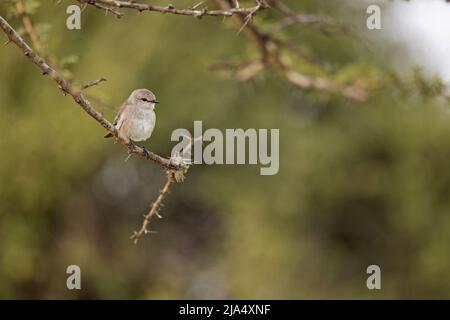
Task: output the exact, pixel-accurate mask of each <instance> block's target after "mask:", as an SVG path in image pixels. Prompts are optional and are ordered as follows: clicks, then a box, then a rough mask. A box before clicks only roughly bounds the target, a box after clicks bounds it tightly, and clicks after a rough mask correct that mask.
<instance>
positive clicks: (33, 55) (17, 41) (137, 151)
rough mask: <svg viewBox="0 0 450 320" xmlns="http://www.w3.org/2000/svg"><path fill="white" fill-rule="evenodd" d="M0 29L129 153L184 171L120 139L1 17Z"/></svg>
mask: <svg viewBox="0 0 450 320" xmlns="http://www.w3.org/2000/svg"><path fill="white" fill-rule="evenodd" d="M0 28H1V29H2V30H3V31H4V32H5V34H6V35H7V36H8V38H9V41H11V42H14V43H15V44H16V45H17V47H18V48H19V49H20V50H21V51H22V52H23V54H24V55H25V56H26V57H27V58H28V59H29V60H30V61H31V62H32V63H33V64H35V65H36V66H37V67H38V68H39V69H40V70H41V72H42V74H43V75H48V76H50V77H51V78H52V79H53V80H54V81H55V82H56V83H57V84H58V87H59V88H60V89H61V91H62V92H63V93H64V95H70V96H71V97H72V98H73V100H74V101H75V102H76V103H77V104H78V105H79V106H80V107H81V108H83V110H84V111H85V112H86V113H87V114H89V115H90V116H91V117H92V118H94V119H95V120H96V121H97V122H98V123H99V124H100V125H101V126H102V127H104V128H105V129H106V130H108V131H110V132H111V133H112V134H114V136H116V138H117V140H118V141H119V142H120V143H122V144H123V145H124V146H126V147H127V149H128V152H129V153H131V154H137V155H139V156H141V157H143V158H145V159H148V160H152V161H154V162H156V163H158V164H159V165H161V166H163V167H164V168H165V169H171V170H183V169H184V168H183V166H182V165H181V164H179V163H174V162H173V161H172V160H171V159H167V158H164V157H161V156H159V155H157V154H156V153H153V152H151V151H149V150H147V149H145V148H141V147H139V146H136V145H135V144H133V143H132V142H131V141H130V140H128V139H123V138H121V137H119V136H118V135H117V131H116V129H115V127H114V126H113V125H112V124H111V123H110V122H109V121H108V120H107V119H106V118H105V117H104V116H103V115H102V114H101V113H100V112H98V111H96V110H95V109H94V108H93V107H92V106H91V104H90V102H89V101H88V100H87V99H86V98H85V96H84V95H83V92H82V91H81V90H80V89H79V88H76V87H74V86H72V84H71V83H70V82H69V81H67V80H66V79H65V78H64V77H62V76H61V75H60V74H59V73H58V72H57V71H56V70H55V69H54V68H52V67H51V66H49V65H48V64H47V62H46V61H45V60H44V59H43V58H42V57H40V56H39V55H37V54H36V53H35V52H34V51H33V50H32V49H31V48H30V47H29V46H28V44H27V43H26V42H25V41H24V40H23V39H22V38H21V37H20V36H19V34H18V33H17V32H16V31H15V30H14V29H13V28H12V27H11V26H10V25H9V23H8V22H7V21H6V20H5V19H4V18H3V17H2V16H0Z"/></svg>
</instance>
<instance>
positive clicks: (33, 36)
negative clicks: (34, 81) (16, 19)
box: [16, 0, 44, 55]
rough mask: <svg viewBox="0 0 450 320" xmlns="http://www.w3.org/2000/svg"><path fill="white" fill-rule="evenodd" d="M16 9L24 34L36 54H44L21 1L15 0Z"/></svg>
mask: <svg viewBox="0 0 450 320" xmlns="http://www.w3.org/2000/svg"><path fill="white" fill-rule="evenodd" d="M16 9H17V12H18V13H19V15H20V17H21V18H22V23H23V27H24V29H25V32H26V33H27V34H28V36H29V37H30V40H31V43H32V44H33V47H34V48H35V49H36V51H37V53H38V54H40V55H42V54H43V52H44V46H43V45H42V43H41V39H40V37H39V35H38V33H37V32H36V31H35V30H34V28H33V24H32V23H31V19H30V17H29V16H28V14H27V12H26V10H25V4H24V2H23V0H17V2H16Z"/></svg>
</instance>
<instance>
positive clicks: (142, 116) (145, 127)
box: [124, 110, 156, 141]
mask: <svg viewBox="0 0 450 320" xmlns="http://www.w3.org/2000/svg"><path fill="white" fill-rule="evenodd" d="M127 122H128V123H127V124H125V127H126V128H124V129H125V130H126V131H127V136H128V137H129V138H130V139H131V140H133V141H144V140H147V139H148V138H150V136H151V135H152V132H153V129H154V128H155V122H156V115H155V112H154V111H153V110H139V111H137V112H136V113H135V114H134V115H133V117H131V118H130V119H127Z"/></svg>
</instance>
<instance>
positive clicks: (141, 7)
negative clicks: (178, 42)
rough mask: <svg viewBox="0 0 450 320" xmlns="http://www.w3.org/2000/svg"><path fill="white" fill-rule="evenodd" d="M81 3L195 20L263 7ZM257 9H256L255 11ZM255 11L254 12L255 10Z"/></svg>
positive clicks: (101, 0)
mask: <svg viewBox="0 0 450 320" xmlns="http://www.w3.org/2000/svg"><path fill="white" fill-rule="evenodd" d="M78 1H79V2H81V3H87V4H90V5H93V6H95V5H105V6H108V7H109V8H127V9H134V10H138V11H140V12H141V11H154V12H160V13H171V14H178V15H184V16H193V17H197V18H201V17H203V16H216V17H217V16H222V17H231V16H233V15H236V14H237V15H248V14H250V13H252V14H254V13H255V12H256V11H258V10H261V9H264V8H265V6H263V5H260V1H263V0H258V1H257V5H255V6H254V7H251V8H239V7H236V8H230V9H227V10H208V9H206V8H203V9H197V8H191V9H178V8H175V7H174V6H173V5H167V6H156V5H151V4H144V3H137V2H135V1H121V0H78ZM256 8H257V9H256ZM255 9H256V10H255Z"/></svg>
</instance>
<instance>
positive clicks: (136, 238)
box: [130, 171, 175, 244]
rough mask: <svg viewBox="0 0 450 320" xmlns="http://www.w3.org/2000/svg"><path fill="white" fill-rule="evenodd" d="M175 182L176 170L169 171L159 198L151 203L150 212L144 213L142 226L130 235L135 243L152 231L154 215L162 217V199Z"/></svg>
mask: <svg viewBox="0 0 450 320" xmlns="http://www.w3.org/2000/svg"><path fill="white" fill-rule="evenodd" d="M173 182H175V176H174V172H173V171H167V181H166V184H165V185H164V187H163V188H162V190H161V192H160V193H159V195H158V198H156V200H155V202H153V203H152V204H151V205H150V210H149V212H148V213H147V214H146V215H144V220H143V222H142V226H141V228H140V229H139V230H138V231H134V232H133V234H132V235H131V237H130V239H131V240H133V242H134V244H137V243H138V241H139V238H141V237H142V236H143V235H146V234H149V233H151V231H150V230H148V226H149V223H150V220H151V219H152V217H153V216H157V217H158V218H160V219H161V218H162V217H161V216H160V215H159V213H158V210H159V208H160V207H161V205H162V201H163V199H164V197H165V196H166V195H167V194H168V193H169V187H170V185H171V184H172V183H173Z"/></svg>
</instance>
